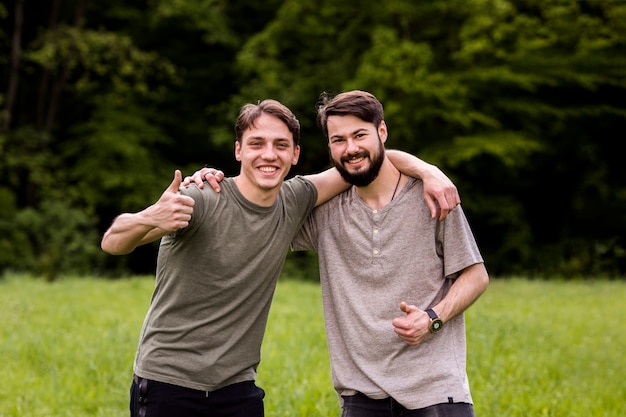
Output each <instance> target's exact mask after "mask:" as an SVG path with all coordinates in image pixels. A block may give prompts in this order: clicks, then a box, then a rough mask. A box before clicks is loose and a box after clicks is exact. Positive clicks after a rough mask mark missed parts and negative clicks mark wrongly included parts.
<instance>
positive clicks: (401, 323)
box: [392, 301, 430, 346]
mask: <svg viewBox="0 0 626 417" xmlns="http://www.w3.org/2000/svg"><path fill="white" fill-rule="evenodd" d="M400 310H401V311H402V312H404V313H405V314H406V315H404V316H401V317H397V318H395V319H394V320H393V321H392V324H393V329H394V331H395V332H396V334H397V335H398V336H399V337H400V339H402V340H404V342H405V343H406V344H408V345H411V346H417V345H419V344H420V343H422V341H424V339H425V338H426V336H428V325H429V324H430V318H429V317H428V314H426V312H425V311H423V310H420V309H419V308H417V307H416V306H414V305H408V304H407V303H405V302H404V301H403V302H401V303H400Z"/></svg>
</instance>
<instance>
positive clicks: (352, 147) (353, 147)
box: [346, 139, 359, 154]
mask: <svg viewBox="0 0 626 417" xmlns="http://www.w3.org/2000/svg"><path fill="white" fill-rule="evenodd" d="M358 151H359V146H358V145H357V143H356V142H355V141H353V140H352V139H348V140H347V147H346V153H348V154H353V153H355V152H358Z"/></svg>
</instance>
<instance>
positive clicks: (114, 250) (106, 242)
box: [100, 235, 132, 255]
mask: <svg viewBox="0 0 626 417" xmlns="http://www.w3.org/2000/svg"><path fill="white" fill-rule="evenodd" d="M100 249H102V250H103V251H104V252H106V253H108V254H109V255H127V254H129V253H131V252H132V249H131V250H123V249H121V248H119V247H118V246H117V245H115V244H114V243H113V242H111V239H107V236H106V235H105V236H104V237H103V238H102V241H101V242H100Z"/></svg>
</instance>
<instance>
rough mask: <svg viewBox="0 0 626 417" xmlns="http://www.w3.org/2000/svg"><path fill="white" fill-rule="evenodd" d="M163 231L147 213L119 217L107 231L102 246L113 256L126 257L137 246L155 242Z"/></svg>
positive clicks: (127, 214) (126, 214)
mask: <svg viewBox="0 0 626 417" xmlns="http://www.w3.org/2000/svg"><path fill="white" fill-rule="evenodd" d="M162 236H163V231H162V230H161V229H159V228H158V227H157V226H156V225H155V224H153V223H151V222H150V220H149V216H147V215H146V213H145V212H139V213H133V214H131V213H125V214H121V215H119V216H118V217H117V218H116V219H115V221H114V222H113V224H112V225H111V227H109V229H108V230H107V231H106V233H105V234H104V236H103V238H102V242H101V244H100V246H101V248H102V250H103V251H105V252H107V253H110V254H111V255H126V254H128V253H131V252H132V251H133V250H135V248H136V247H137V246H141V245H144V244H146V243H150V242H153V241H155V240H157V239H159V238H160V237H162Z"/></svg>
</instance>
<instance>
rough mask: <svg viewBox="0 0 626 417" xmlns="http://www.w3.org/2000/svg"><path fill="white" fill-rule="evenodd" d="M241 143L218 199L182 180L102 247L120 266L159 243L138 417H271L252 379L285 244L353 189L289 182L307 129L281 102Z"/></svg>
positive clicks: (266, 107)
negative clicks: (317, 211) (323, 206)
mask: <svg viewBox="0 0 626 417" xmlns="http://www.w3.org/2000/svg"><path fill="white" fill-rule="evenodd" d="M235 133H236V142H235V157H236V159H237V160H238V161H240V162H241V168H240V172H239V175H238V176H236V177H233V178H226V179H224V180H223V182H222V183H221V188H222V190H221V192H220V193H216V192H214V191H213V190H212V189H211V188H210V187H205V188H204V189H200V188H198V187H196V186H190V187H188V188H181V187H180V185H181V182H182V175H181V173H180V171H178V170H177V171H176V172H175V177H174V180H173V181H172V183H171V184H170V186H169V187H168V188H167V189H166V190H165V192H164V193H163V194H162V195H161V197H160V198H159V200H158V201H157V202H156V203H155V204H153V205H151V206H149V207H147V208H146V209H144V210H142V211H140V212H138V213H125V214H121V215H120V216H118V217H117V218H116V219H115V220H114V222H113V224H112V225H111V227H110V228H109V229H108V230H107V232H106V233H105V235H104V237H103V239H102V244H101V246H102V249H103V250H104V251H106V252H108V253H111V254H114V255H123V254H127V253H130V252H132V251H133V250H134V249H135V248H136V247H137V246H139V245H143V244H146V243H150V242H154V241H156V240H158V239H161V244H160V248H159V254H158V259H157V274H156V287H155V290H154V293H153V295H152V300H151V302H150V308H149V310H148V313H147V315H146V318H145V321H144V325H143V328H142V330H141V335H140V340H139V347H138V349H137V353H136V356H135V363H134V377H133V382H132V386H131V404H130V410H131V416H133V417H134V416H137V417H139V416H141V417H166V416H167V417H171V416H177V417H186V416H211V417H213V416H215V417H239V416H241V417H244V416H245V417H261V416H263V415H264V409H263V397H264V391H263V390H262V389H261V388H259V387H257V386H256V384H255V378H256V370H257V367H258V365H259V362H260V352H261V342H262V340H263V334H264V331H265V326H266V323H267V317H268V313H269V308H270V303H271V300H272V296H273V294H274V289H275V286H276V281H277V279H278V276H279V274H280V271H281V268H282V266H283V263H284V261H285V257H286V254H287V250H288V248H289V244H290V242H291V240H292V239H293V238H294V236H295V235H296V233H297V232H298V230H299V229H300V227H301V226H302V224H303V222H304V221H305V219H306V218H307V217H308V216H309V215H310V213H311V211H312V209H313V207H314V206H316V205H319V204H320V203H323V202H325V201H327V200H328V199H329V198H331V197H332V196H334V195H337V194H338V193H339V192H341V191H343V190H345V189H346V188H347V187H348V184H346V183H345V182H343V181H342V179H341V177H340V175H339V174H338V173H337V172H336V170H334V169H330V170H327V171H325V172H323V173H320V174H316V175H310V176H306V177H295V178H293V179H291V180H288V181H283V180H284V179H285V177H286V176H287V174H288V172H289V170H290V168H291V166H292V165H294V164H296V163H297V161H298V158H299V154H300V147H299V139H300V124H299V122H298V120H297V119H296V117H295V116H294V115H293V113H292V112H291V111H290V110H289V109H288V108H287V107H285V106H284V105H282V104H281V103H279V102H277V101H274V100H265V101H262V102H260V103H259V104H248V105H246V106H244V107H243V108H242V110H241V112H240V114H239V117H238V118H237V122H236V125H235ZM396 156H397V157H398V159H399V160H400V161H402V160H404V161H405V162H406V166H410V165H412V163H413V165H414V166H415V170H414V173H415V174H421V175H423V176H426V177H428V178H430V180H429V181H428V182H429V184H431V186H432V189H434V190H435V191H434V194H433V195H431V196H429V197H430V198H431V199H432V198H434V199H436V200H437V201H438V202H439V204H440V206H441V208H442V214H441V215H442V216H445V215H446V214H447V212H448V211H449V209H451V208H453V207H454V206H456V204H457V201H458V194H457V192H456V188H455V187H454V186H452V185H451V183H450V182H449V180H447V178H445V176H443V178H444V179H445V180H443V179H442V174H441V172H440V171H439V170H438V169H437V168H436V167H433V166H431V165H428V164H424V163H423V162H421V161H419V160H417V159H416V158H414V157H410V156H408V155H406V154H402V155H396ZM407 158H409V159H407ZM407 161H408V162H407ZM415 161H417V162H415ZM448 201H450V203H448ZM432 203H433V204H434V201H432ZM244 236H245V239H242V237H244ZM242 306H245V308H241V307H242Z"/></svg>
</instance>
